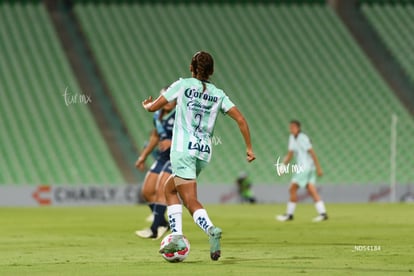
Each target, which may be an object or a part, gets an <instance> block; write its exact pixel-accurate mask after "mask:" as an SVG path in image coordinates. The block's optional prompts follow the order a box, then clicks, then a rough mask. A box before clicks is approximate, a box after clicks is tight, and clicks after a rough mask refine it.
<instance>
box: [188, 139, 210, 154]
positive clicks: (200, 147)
mask: <svg viewBox="0 0 414 276" xmlns="http://www.w3.org/2000/svg"><path fill="white" fill-rule="evenodd" d="M188 149H189V150H198V151H199V152H207V153H210V147H209V146H208V145H203V144H200V143H198V142H195V143H194V144H193V143H192V142H191V141H190V142H189V143H188Z"/></svg>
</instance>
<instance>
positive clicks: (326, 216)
mask: <svg viewBox="0 0 414 276" xmlns="http://www.w3.org/2000/svg"><path fill="white" fill-rule="evenodd" d="M327 219H328V215H327V214H320V215H319V216H317V217H315V218H314V219H313V220H312V221H313V222H321V221H324V220H327Z"/></svg>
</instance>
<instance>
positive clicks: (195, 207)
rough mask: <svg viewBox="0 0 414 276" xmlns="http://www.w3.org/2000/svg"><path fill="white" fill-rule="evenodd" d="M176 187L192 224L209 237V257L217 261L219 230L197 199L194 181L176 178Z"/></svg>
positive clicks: (219, 249) (219, 248)
mask: <svg viewBox="0 0 414 276" xmlns="http://www.w3.org/2000/svg"><path fill="white" fill-rule="evenodd" d="M176 185H177V186H176V187H177V190H178V193H179V194H180V197H181V199H182V200H183V203H184V205H185V207H186V208H187V209H188V211H189V212H190V214H191V215H192V216H193V219H194V222H195V223H196V224H197V225H198V226H199V227H200V228H201V229H202V230H203V231H204V232H205V233H206V234H207V235H208V236H209V242H210V257H211V259H212V260H214V261H217V260H218V259H219V258H220V255H221V246H220V239H221V233H222V231H221V229H220V228H218V227H215V226H214V224H213V223H212V221H211V220H210V218H209V216H208V214H207V211H206V210H205V209H204V207H203V205H202V204H201V203H200V202H199V201H198V199H197V183H196V181H195V179H190V180H189V179H183V178H181V179H180V178H176Z"/></svg>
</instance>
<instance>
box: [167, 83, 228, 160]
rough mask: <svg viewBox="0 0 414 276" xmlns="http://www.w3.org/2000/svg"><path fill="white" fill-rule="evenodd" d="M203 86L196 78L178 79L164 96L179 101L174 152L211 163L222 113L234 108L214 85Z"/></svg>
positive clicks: (172, 148) (175, 123) (168, 99)
mask: <svg viewBox="0 0 414 276" xmlns="http://www.w3.org/2000/svg"><path fill="white" fill-rule="evenodd" d="M205 84H206V90H205V91H204V92H203V84H202V82H201V81H199V80H198V79H195V78H185V79H179V80H178V81H176V82H175V83H173V84H172V85H171V86H170V87H169V88H168V89H167V91H165V92H164V94H163V96H164V97H165V98H166V99H167V101H169V102H171V101H174V100H177V106H176V113H175V122H174V129H173V137H172V145H171V152H174V151H176V152H188V154H190V155H192V156H195V157H197V158H198V159H201V160H204V161H207V162H209V161H210V159H211V154H212V146H211V137H212V136H213V132H214V126H215V123H216V119H217V115H218V113H219V112H223V113H226V112H227V111H229V109H230V108H232V107H233V106H234V104H233V103H232V102H231V101H230V99H229V97H227V95H226V94H225V93H224V92H223V90H221V89H218V88H217V87H216V86H215V85H214V84H211V83H209V82H205Z"/></svg>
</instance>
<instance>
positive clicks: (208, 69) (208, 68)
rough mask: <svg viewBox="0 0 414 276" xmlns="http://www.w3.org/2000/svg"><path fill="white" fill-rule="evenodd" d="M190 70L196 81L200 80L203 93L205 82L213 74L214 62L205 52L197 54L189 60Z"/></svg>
mask: <svg viewBox="0 0 414 276" xmlns="http://www.w3.org/2000/svg"><path fill="white" fill-rule="evenodd" d="M191 70H192V72H193V75H194V76H195V78H196V79H198V80H200V81H201V82H202V84H203V92H204V91H205V90H206V84H205V81H207V80H208V79H209V77H210V76H211V75H212V74H213V72H214V60H213V57H212V56H211V55H210V54H209V53H207V52H203V51H200V52H197V53H195V54H194V56H193V58H192V59H191Z"/></svg>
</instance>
